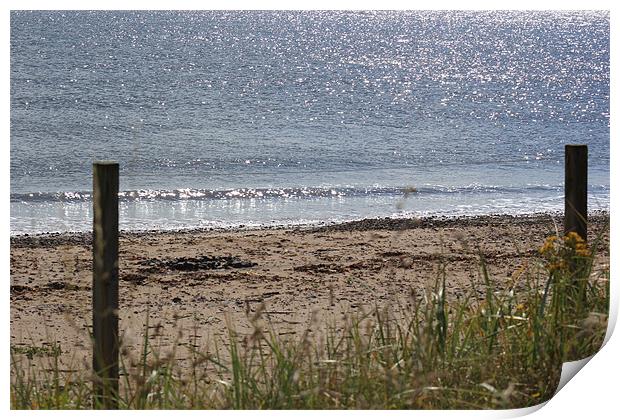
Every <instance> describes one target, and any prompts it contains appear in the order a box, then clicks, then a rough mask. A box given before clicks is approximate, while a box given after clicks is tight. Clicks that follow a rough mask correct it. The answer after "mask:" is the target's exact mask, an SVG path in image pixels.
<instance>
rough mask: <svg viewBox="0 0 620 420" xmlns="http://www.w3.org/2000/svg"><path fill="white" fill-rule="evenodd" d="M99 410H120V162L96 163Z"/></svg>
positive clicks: (96, 383) (95, 365)
mask: <svg viewBox="0 0 620 420" xmlns="http://www.w3.org/2000/svg"><path fill="white" fill-rule="evenodd" d="M93 214H94V223H93V370H94V373H95V379H94V384H93V385H94V387H93V390H94V400H93V404H94V407H95V408H105V409H116V408H118V352H119V336H118V163H114V162H95V163H93Z"/></svg>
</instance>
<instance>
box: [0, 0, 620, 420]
mask: <svg viewBox="0 0 620 420" xmlns="http://www.w3.org/2000/svg"><path fill="white" fill-rule="evenodd" d="M3 4H4V5H5V10H4V14H3V15H2V28H3V31H2V32H1V33H2V38H3V39H2V41H3V42H2V52H3V57H4V58H5V60H4V62H5V65H4V68H3V77H2V81H1V83H2V87H3V92H5V93H6V94H7V96H8V93H9V92H10V90H9V80H10V71H9V69H10V67H9V62H10V60H9V57H10V54H9V39H10V38H9V29H10V16H9V10H12V9H119V10H120V9H169V8H174V9H358V10H359V9H383V10H386V9H408V8H411V9H428V10H430V9H435V10H437V9H474V10H481V9H519V10H524V9H527V10H548V9H564V10H593V9H599V10H600V9H603V10H611V12H612V13H611V20H612V37H611V43H612V44H611V45H612V52H611V57H612V58H611V61H612V66H611V69H612V70H611V71H612V77H611V80H612V86H611V87H612V89H611V91H612V95H611V109H615V106H614V105H615V100H614V98H615V96H614V94H613V93H615V92H614V90H613V87H614V86H615V83H614V82H613V81H614V80H616V79H615V75H616V72H615V69H616V68H617V66H616V64H617V60H615V57H616V54H615V51H614V49H613V46H614V45H615V36H614V35H615V30H614V26H613V23H614V20H613V18H614V16H615V12H614V9H615V7H614V6H615V4H614V3H612V2H611V1H598V0H590V1H587V2H584V1H576V0H566V1H562V2H561V3H560V2H555V1H541V0H522V1H518V2H497V1H491V0H487V1H469V2H456V1H444V0H435V1H432V2H428V1H423V2H415V3H412V4H406V3H404V2H402V1H390V0H384V1H382V2H376V1H374V2H369V1H359V0H358V1H352V0H349V1H334V0H331V1H325V0H318V1H311V2H309V1H295V2H292V1H275V0H272V1H264V0H261V1H259V2H252V3H250V2H246V1H238V0H234V1H229V2H225V3H220V2H217V3H211V2H198V1H184V0H177V1H175V2H174V3H164V2H152V1H150V2H146V1H119V0H108V1H105V2H101V1H91V2H84V1H56V2H53V4H50V2H45V1H32V0H25V1H11V0H10V1H8V2H4V3H3ZM498 6H499V7H498ZM9 104H10V102H9V100H8V98H6V97H5V100H4V101H3V102H2V107H3V111H4V113H3V115H4V116H5V118H4V125H3V128H4V130H3V133H4V134H5V136H4V138H5V139H9V138H10V130H9V121H10V120H9ZM613 121H614V120H613V117H612V127H611V137H612V138H616V137H617V136H616V134H617V130H616V129H615V125H614V124H613ZM0 144H1V146H0V147H2V149H1V153H2V158H3V159H4V165H3V166H2V167H3V171H2V176H1V177H0V186H1V188H2V194H3V197H4V200H3V201H2V204H1V207H0V209H1V211H2V215H3V217H4V220H5V223H3V224H2V225H1V227H0V229H1V231H0V233H1V234H2V238H3V239H4V240H3V241H2V243H1V245H0V247H1V248H0V250H1V254H2V259H1V262H0V264H2V273H4V274H5V275H4V276H3V277H4V279H5V280H4V287H5V289H4V290H6V291H8V282H9V200H8V195H9V179H10V175H9V168H10V165H9V155H10V148H9V142H8V141H2V142H1V143H0ZM611 149H612V150H611V156H612V159H611V160H612V162H614V161H615V160H616V159H615V147H614V143H613V141H612V142H611ZM611 174H612V179H611V190H612V191H615V190H616V186H615V185H616V182H615V175H616V171H615V170H614V169H613V164H612V165H611ZM611 198H612V200H611V209H612V210H611V212H612V213H613V211H614V210H613V209H614V208H615V207H616V205H615V204H616V199H615V198H616V196H615V194H614V193H612V195H611ZM611 237H612V247H611V261H617V257H618V252H617V250H616V247H615V242H614V239H615V238H616V229H615V225H614V224H613V223H612V232H611ZM613 285H614V281H612V288H611V291H612V299H611V313H610V331H611V329H612V328H613V326H614V325H615V322H616V318H617V308H618V293H617V288H615V287H613ZM4 302H5V305H7V306H6V308H5V309H4V311H2V314H3V322H2V324H1V325H2V328H3V333H4V334H5V335H4V336H5V337H7V338H8V340H6V343H5V345H3V346H2V350H1V352H2V353H1V357H2V360H3V361H4V363H2V373H3V381H2V382H1V383H2V385H1V388H0V398H1V400H2V408H3V409H4V410H8V409H9V366H8V360H9V349H8V346H9V342H10V333H9V318H10V315H9V305H8V303H9V299H7V296H6V295H5V300H4ZM607 338H608V339H609V341H608V342H607V344H606V345H605V347H604V348H603V349H602V350H601V351H600V352H599V353H598V354H597V355H595V356H594V357H593V358H592V360H591V361H590V362H589V363H588V364H587V366H585V367H584V368H583V369H582V371H581V372H580V373H579V375H578V378H577V379H575V380H571V381H569V383H568V384H567V385H566V386H565V387H564V388H563V389H562V390H561V391H560V392H559V393H558V394H557V395H556V396H555V397H554V398H552V399H551V400H550V401H549V402H548V403H547V404H546V405H544V404H543V405H544V408H543V409H541V410H539V411H535V412H534V413H533V414H531V418H555V417H561V418H562V419H571V418H579V419H583V418H586V417H587V418H588V419H594V418H609V413H613V412H614V411H616V409H617V407H618V403H617V400H618V397H617V383H618V380H619V379H620V377H619V374H620V370H619V369H618V366H619V364H620V363H619V361H618V356H617V355H618V354H619V353H620V352H619V349H620V345H619V344H618V339H617V338H615V337H614V336H611V337H610V335H609V334H608V337H607ZM538 408H541V407H536V408H534V409H532V408H530V409H520V410H508V411H484V412H480V411H439V412H438V411H416V412H410V411H398V412H394V411H390V412H383V411H366V412H364V411H357V412H341V411H337V412H333V411H320V412H308V411H296V412H295V413H294V414H293V413H290V412H286V411H270V412H231V411H219V412H217V413H204V412H175V413H174V415H175V416H176V415H179V416H201V417H202V416H204V415H217V416H218V418H231V417H233V418H234V417H237V416H241V415H243V416H252V417H254V416H257V417H263V416H264V417H267V416H269V417H270V418H274V419H275V418H282V419H284V418H286V419H287V420H288V419H289V418H290V416H291V415H294V416H295V417H299V418H308V417H314V416H316V415H320V416H328V417H332V416H333V417H336V416H338V417H341V416H345V417H346V416H355V417H359V416H362V417H365V416H368V418H376V417H377V416H383V415H388V416H390V417H402V418H407V419H409V418H411V416H415V417H422V418H441V419H443V418H458V419H468V418H472V419H473V418H476V419H480V418H505V417H515V416H520V415H524V414H528V413H530V412H532V411H533V410H536V409H538ZM4 410H3V411H4ZM84 414H85V413H83V412H74V411H71V412H41V411H37V412H31V411H30V412H22V411H13V412H11V413H10V416H11V417H12V418H16V419H17V418H22V417H25V416H28V417H31V416H41V417H47V416H51V417H56V416H59V417H60V416H62V418H65V417H68V418H73V417H74V416H75V418H81V417H83V415H84ZM144 414H145V413H141V412H119V413H116V414H115V415H116V416H118V415H121V416H123V417H125V416H127V417H132V416H137V415H144ZM170 414H172V413H170ZM87 415H88V416H89V417H91V416H92V417H100V418H103V416H106V417H107V416H109V413H105V412H92V411H91V412H88V414H87ZM148 415H149V416H155V417H160V416H161V417H163V416H168V415H169V414H168V413H167V412H157V411H150V412H149V413H148Z"/></svg>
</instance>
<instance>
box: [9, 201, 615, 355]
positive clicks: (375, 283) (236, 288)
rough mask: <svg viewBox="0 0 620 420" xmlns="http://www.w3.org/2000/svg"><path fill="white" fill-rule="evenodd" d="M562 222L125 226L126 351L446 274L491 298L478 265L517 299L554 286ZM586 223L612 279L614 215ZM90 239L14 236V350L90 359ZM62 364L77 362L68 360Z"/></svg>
mask: <svg viewBox="0 0 620 420" xmlns="http://www.w3.org/2000/svg"><path fill="white" fill-rule="evenodd" d="M556 229H562V219H561V215H560V214H555V215H552V214H546V213H545V214H535V215H528V216H520V217H517V216H508V215H503V216H497V215H495V216H479V217H466V218H451V219H447V218H426V219H365V220H361V221H353V222H347V223H342V224H336V225H333V226H324V227H313V228H304V229H301V228H297V229H258V230H257V229H254V230H234V231H230V230H227V231H224V230H220V231H215V230H212V231H209V230H206V231H204V230H203V231H189V232H187V231H186V232H182V233H181V232H170V231H168V232H166V231H164V232H162V231H155V232H146V233H145V232H142V233H127V232H123V233H121V235H120V238H119V292H120V293H119V318H120V329H121V331H122V332H123V334H124V337H125V339H126V345H127V348H128V351H129V352H130V353H132V354H138V353H139V349H140V343H141V341H142V339H141V337H142V334H143V331H144V328H145V322H146V319H147V317H148V319H150V323H151V325H160V326H161V328H162V330H161V332H162V338H161V343H159V344H158V345H160V346H161V348H162V349H174V348H175V340H176V338H175V337H183V338H182V342H184V343H186V342H188V337H197V338H196V340H197V341H198V344H201V345H209V344H212V343H211V340H215V339H216V340H218V342H221V340H223V339H225V338H226V335H225V334H224V333H223V332H225V331H226V326H227V325H233V326H235V328H236V329H237V330H238V332H239V333H240V334H246V333H251V331H252V323H251V322H250V321H251V317H252V314H254V313H256V312H257V311H265V313H266V314H268V315H269V322H270V323H272V324H273V326H274V328H276V329H277V331H279V333H280V334H282V335H284V336H287V337H299V334H301V333H303V330H304V328H306V327H307V326H308V324H309V322H310V321H311V320H312V319H316V320H319V321H321V322H322V323H323V324H325V322H323V321H329V320H333V321H334V322H336V323H339V322H342V320H343V319H345V318H346V317H347V316H350V315H353V316H354V315H355V314H356V313H358V314H359V313H361V312H363V311H366V310H368V309H369V308H372V307H375V306H376V307H380V308H390V311H392V312H394V314H395V316H397V317H398V316H400V315H399V313H400V314H402V313H403V312H402V311H403V308H406V307H407V305H409V304H410V302H411V298H412V296H414V295H415V296H417V297H420V296H422V295H423V294H424V293H427V292H428V291H429V290H431V289H432V288H433V287H434V286H433V285H434V284H435V282H436V281H437V279H438V278H439V276H441V275H445V279H446V280H445V294H446V299H447V300H448V301H453V302H454V301H457V300H460V299H468V296H471V299H472V301H473V300H478V299H484V298H485V292H484V290H485V283H484V280H483V278H482V277H481V271H480V261H481V259H483V260H484V261H485V264H486V269H487V271H488V273H489V275H490V276H491V277H492V279H493V282H494V284H495V287H496V290H497V291H507V290H508V289H512V290H515V293H518V291H519V290H521V288H522V287H524V286H525V284H526V282H529V281H530V280H531V279H534V280H535V282H537V283H536V284H544V282H545V281H546V278H539V277H537V276H540V274H541V273H542V272H541V270H540V267H541V266H540V259H539V258H538V250H539V249H540V247H541V245H542V244H543V243H544V241H545V239H546V238H547V237H548V236H550V235H555V234H556ZM588 230H589V235H590V234H591V235H592V238H595V237H600V238H601V241H600V243H598V244H597V245H598V247H599V252H598V253H597V255H596V259H595V268H594V272H595V273H596V274H595V275H597V276H602V277H603V278H606V277H605V276H606V275H607V276H608V274H605V273H608V272H609V265H610V264H609V263H610V260H609V215H608V214H598V215H591V216H590V217H589V228H588ZM90 238H91V235H90V234H79V235H75V234H73V235H71V234H64V235H61V234H57V235H53V234H52V235H43V236H41V235H38V236H23V237H11V249H10V333H11V345H16V346H35V347H36V346H39V347H40V346H42V345H43V344H42V343H55V342H57V343H60V344H62V348H63V351H64V350H65V349H67V350H69V349H70V350H72V351H70V352H67V355H69V354H73V355H72V356H71V357H77V360H81V359H84V360H86V361H87V360H89V358H90V357H91V355H90V351H89V349H90V338H89V335H88V328H90V325H92V308H91V299H92V247H91V242H90ZM597 242H598V241H596V242H595V241H593V242H592V243H597ZM261 308H262V309H261ZM73 350H75V351H73ZM178 357H179V358H180V359H181V360H185V359H184V358H185V357H186V355H185V354H178ZM61 359H62V358H61ZM75 360H76V359H73V363H75ZM61 363H62V364H63V366H67V367H68V366H69V364H70V363H72V360H65V361H63V360H61Z"/></svg>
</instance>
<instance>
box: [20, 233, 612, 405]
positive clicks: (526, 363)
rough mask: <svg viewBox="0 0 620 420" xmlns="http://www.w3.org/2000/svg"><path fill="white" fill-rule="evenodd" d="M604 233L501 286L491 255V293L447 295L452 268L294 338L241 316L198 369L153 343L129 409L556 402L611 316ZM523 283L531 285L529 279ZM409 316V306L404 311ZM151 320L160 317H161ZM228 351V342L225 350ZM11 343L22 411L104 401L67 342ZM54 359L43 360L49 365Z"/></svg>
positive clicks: (124, 393)
mask: <svg viewBox="0 0 620 420" xmlns="http://www.w3.org/2000/svg"><path fill="white" fill-rule="evenodd" d="M596 248H597V243H596V241H595V242H594V243H593V244H592V246H591V247H590V248H589V249H587V248H586V247H585V244H584V243H583V241H581V239H580V238H579V237H576V236H574V235H570V236H569V237H564V238H558V237H551V238H549V239H548V240H547V242H546V243H545V244H544V245H543V246H542V248H541V249H540V260H539V262H540V264H537V265H536V266H534V265H532V264H531V265H530V266H529V267H527V266H526V267H523V269H521V270H518V272H517V273H515V275H514V278H513V280H514V284H513V285H508V286H509V287H505V285H504V287H502V288H500V287H498V284H496V282H494V279H493V278H491V277H490V275H489V274H488V271H487V265H486V263H485V261H484V259H482V258H481V259H480V264H479V269H480V280H481V281H482V282H483V283H484V296H482V297H481V296H479V295H478V294H477V293H476V287H475V285H472V289H471V293H470V294H469V296H467V297H465V298H461V299H457V298H456V297H450V296H446V287H445V284H446V276H445V269H444V266H440V267H439V268H440V270H439V273H440V274H439V275H438V277H437V279H436V280H435V287H434V288H432V290H428V291H426V292H424V293H418V294H416V293H415V291H413V290H412V293H411V298H410V301H409V302H407V304H406V305H404V306H402V307H401V308H399V309H398V310H394V309H388V308H375V309H374V310H370V311H368V312H365V313H364V312H360V313H358V314H355V315H351V316H349V317H348V318H347V319H344V320H339V321H338V322H334V321H332V322H331V324H330V325H325V324H322V323H320V322H318V321H316V320H313V321H311V322H310V323H309V325H308V328H307V329H306V331H305V333H303V334H301V335H299V336H297V338H295V339H291V338H287V339H285V338H282V336H280V335H279V334H278V332H277V331H275V329H274V328H273V327H272V326H270V325H269V323H268V320H266V319H265V316H264V312H263V310H264V309H259V310H257V311H256V312H254V313H252V314H250V315H249V316H251V319H250V320H251V322H252V325H253V326H254V332H253V333H252V334H249V335H247V334H246V335H241V334H238V333H237V332H235V329H234V328H233V327H232V326H230V327H229V334H228V339H227V340H226V343H220V345H214V346H213V347H212V348H213V349H214V350H213V351H209V350H207V349H199V348H195V347H194V346H189V348H190V350H191V358H190V360H189V367H187V366H185V367H183V368H181V367H180V366H178V365H177V364H175V357H174V356H173V357H169V356H168V357H163V356H161V355H159V354H158V352H157V349H156V348H155V347H154V346H152V345H151V341H150V340H149V338H148V334H145V339H144V343H143V348H142V354H141V355H140V356H139V359H138V360H139V361H138V363H137V366H135V367H132V366H131V363H128V360H129V357H128V356H127V355H123V357H122V358H121V359H122V360H121V371H122V372H123V375H122V376H121V383H120V389H121V391H120V396H119V406H120V408H131V409H184V408H188V409H189V408H192V409H203V408H204V409H207V408H208V409H210V408H233V409H331V408H335V409H344V408H349V409H368V408H380V409H392V408H394V409H396V408H406V409H409V408H411V409H415V408H417V409H447V408H472V409H478V408H517V407H525V406H531V405H535V404H538V403H541V402H543V401H545V400H547V399H549V398H550V397H551V396H552V395H553V393H554V391H555V388H556V386H557V382H558V380H559V376H560V370H561V364H562V363H563V362H565V361H569V360H576V359H580V358H584V357H587V356H590V355H592V354H594V353H595V352H596V351H597V350H598V349H599V348H600V346H601V344H602V342H603V339H604V336H605V332H606V326H607V315H606V314H607V310H608V305H609V271H608V270H605V271H604V272H599V273H594V271H593V269H592V268H593V267H592V265H593V264H592V262H593V260H594V250H595V249H596ZM517 285H518V286H517ZM396 314H398V315H396ZM147 331H148V326H147ZM222 348H225V349H226V350H225V351H221V350H218V349H222ZM20 353H23V350H20V349H17V348H12V349H11V359H12V364H11V371H12V372H11V406H12V408H15V409H74V408H77V409H79V408H84V409H87V408H91V407H92V393H91V390H92V383H91V380H90V378H89V377H87V376H82V377H80V376H77V374H76V373H69V374H64V373H62V372H60V371H59V370H58V368H56V369H54V366H58V364H57V358H58V357H59V355H60V353H59V352H51V353H47V352H43V353H44V354H42V352H37V351H33V352H31V353H32V355H35V356H40V357H47V358H48V361H49V363H50V369H42V368H40V367H38V368H35V366H34V365H33V364H32V363H30V362H31V361H30V360H24V358H23V357H22V358H20V357H18V356H19V354H20ZM40 365H41V363H40V364H39V365H38V366H40Z"/></svg>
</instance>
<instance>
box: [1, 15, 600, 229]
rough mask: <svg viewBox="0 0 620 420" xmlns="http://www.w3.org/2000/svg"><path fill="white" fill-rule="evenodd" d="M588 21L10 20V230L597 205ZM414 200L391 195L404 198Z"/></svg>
mask: <svg viewBox="0 0 620 420" xmlns="http://www.w3.org/2000/svg"><path fill="white" fill-rule="evenodd" d="M609 142H610V134H609V15H608V13H604V12H595V13H586V12H518V13H517V12H381V13H376V12H362V13H352V12H148V11H141V12H112V11H109V12H103V11H97V12H60V11H54V12H12V13H11V233H13V234H17V233H31V232H41V231H66V230H70V231H75V230H89V229H90V224H91V223H92V210H91V202H90V189H91V182H92V180H91V179H92V178H91V173H92V162H93V161H94V160H103V159H106V160H116V161H118V162H119V163H120V167H121V190H122V191H123V192H122V194H121V201H120V206H121V227H122V228H124V229H154V228H164V229H176V228H184V227H207V226H238V225H256V224H284V223H288V224H295V223H308V222H317V221H339V220H350V219H356V218H361V217H376V216H404V215H411V214H416V215H431V214H434V215H460V214H487V213H511V214H515V213H529V212H537V211H546V210H551V211H553V210H561V209H562V208H563V153H564V145H565V144H567V143H587V144H588V145H589V153H590V162H589V165H590V172H589V193H590V203H589V205H590V208H591V209H608V208H609ZM411 187H413V188H415V189H416V192H412V193H410V194H404V192H403V191H405V190H406V189H407V188H411Z"/></svg>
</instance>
